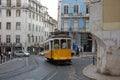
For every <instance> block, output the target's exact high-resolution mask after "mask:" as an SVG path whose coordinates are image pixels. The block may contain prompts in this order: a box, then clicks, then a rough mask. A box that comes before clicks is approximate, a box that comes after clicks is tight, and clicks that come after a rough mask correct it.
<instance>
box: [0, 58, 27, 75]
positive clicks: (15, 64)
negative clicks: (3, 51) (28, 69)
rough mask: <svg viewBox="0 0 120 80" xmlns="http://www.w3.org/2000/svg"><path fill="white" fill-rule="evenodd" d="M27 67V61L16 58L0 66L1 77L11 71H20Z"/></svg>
mask: <svg viewBox="0 0 120 80" xmlns="http://www.w3.org/2000/svg"><path fill="white" fill-rule="evenodd" d="M25 65H26V63H25V61H24V60H23V59H21V58H15V59H12V60H9V61H6V62H4V63H2V64H0V76H1V74H5V73H8V72H11V71H15V70H18V69H20V68H22V67H24V66H25Z"/></svg>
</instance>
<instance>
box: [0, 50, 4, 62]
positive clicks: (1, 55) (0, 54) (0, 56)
mask: <svg viewBox="0 0 120 80" xmlns="http://www.w3.org/2000/svg"><path fill="white" fill-rule="evenodd" d="M0 58H1V63H2V62H3V53H2V52H0Z"/></svg>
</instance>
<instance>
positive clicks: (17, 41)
mask: <svg viewBox="0 0 120 80" xmlns="http://www.w3.org/2000/svg"><path fill="white" fill-rule="evenodd" d="M16 43H20V35H16Z"/></svg>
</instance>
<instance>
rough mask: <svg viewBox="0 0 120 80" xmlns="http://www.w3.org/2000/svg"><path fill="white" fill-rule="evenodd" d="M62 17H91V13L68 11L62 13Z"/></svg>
mask: <svg viewBox="0 0 120 80" xmlns="http://www.w3.org/2000/svg"><path fill="white" fill-rule="evenodd" d="M61 17H62V18H63V19H64V18H81V17H84V18H87V17H89V14H86V13H68V14H64V13H61Z"/></svg>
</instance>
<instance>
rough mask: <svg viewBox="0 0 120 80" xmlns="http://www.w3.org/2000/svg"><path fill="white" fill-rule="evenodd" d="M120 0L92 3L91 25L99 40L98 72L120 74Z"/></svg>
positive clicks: (91, 30)
mask: <svg viewBox="0 0 120 80" xmlns="http://www.w3.org/2000/svg"><path fill="white" fill-rule="evenodd" d="M119 3H120V0H114V1H113V0H94V1H91V3H90V27H89V30H90V32H91V33H92V35H93V38H94V39H95V40H96V41H97V72H100V73H103V74H107V75H115V76H116V75H117V76H118V75H120V65H119V62H120V35H119V34H120V5H119Z"/></svg>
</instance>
